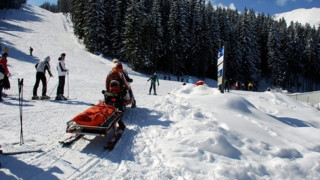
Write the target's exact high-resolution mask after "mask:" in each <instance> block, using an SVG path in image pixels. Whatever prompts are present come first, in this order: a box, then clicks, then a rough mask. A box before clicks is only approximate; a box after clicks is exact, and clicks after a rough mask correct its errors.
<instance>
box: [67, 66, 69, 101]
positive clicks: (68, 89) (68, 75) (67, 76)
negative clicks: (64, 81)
mask: <svg viewBox="0 0 320 180" xmlns="http://www.w3.org/2000/svg"><path fill="white" fill-rule="evenodd" d="M67 78H68V96H67V98H68V99H69V71H68V73H67Z"/></svg>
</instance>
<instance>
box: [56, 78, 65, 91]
mask: <svg viewBox="0 0 320 180" xmlns="http://www.w3.org/2000/svg"><path fill="white" fill-rule="evenodd" d="M65 82H66V76H59V85H58V89H57V96H58V95H63V94H64V84H65Z"/></svg>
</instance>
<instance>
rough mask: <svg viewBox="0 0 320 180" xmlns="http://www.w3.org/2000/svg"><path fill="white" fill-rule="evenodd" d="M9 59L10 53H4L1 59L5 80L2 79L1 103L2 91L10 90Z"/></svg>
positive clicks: (0, 65) (0, 87)
mask: <svg viewBox="0 0 320 180" xmlns="http://www.w3.org/2000/svg"><path fill="white" fill-rule="evenodd" d="M7 57H8V53H3V54H2V57H1V58H0V67H1V69H2V70H1V72H2V73H1V74H3V78H2V79H1V78H0V101H3V99H2V95H3V94H2V89H10V82H9V78H8V77H9V76H10V73H9V69H8V66H7V62H8V60H7Z"/></svg>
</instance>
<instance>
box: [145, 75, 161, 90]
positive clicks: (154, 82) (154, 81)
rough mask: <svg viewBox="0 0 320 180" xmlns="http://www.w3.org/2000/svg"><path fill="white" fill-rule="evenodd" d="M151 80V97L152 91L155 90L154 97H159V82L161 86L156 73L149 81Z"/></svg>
mask: <svg viewBox="0 0 320 180" xmlns="http://www.w3.org/2000/svg"><path fill="white" fill-rule="evenodd" d="M150 80H151V84H150V89H149V95H150V94H151V90H152V88H153V95H157V92H156V82H158V86H159V79H158V75H157V73H154V74H153V75H152V76H151V77H150V78H149V79H148V80H147V81H150Z"/></svg>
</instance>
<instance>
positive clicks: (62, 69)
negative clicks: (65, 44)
mask: <svg viewBox="0 0 320 180" xmlns="http://www.w3.org/2000/svg"><path fill="white" fill-rule="evenodd" d="M65 58H66V54H65V53H62V54H61V56H60V57H59V59H58V60H59V62H58V65H57V70H58V76H59V85H58V88H57V97H56V100H67V98H66V97H64V95H63V94H64V84H65V81H66V75H67V74H68V73H69V69H67V68H66V65H65Z"/></svg>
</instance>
